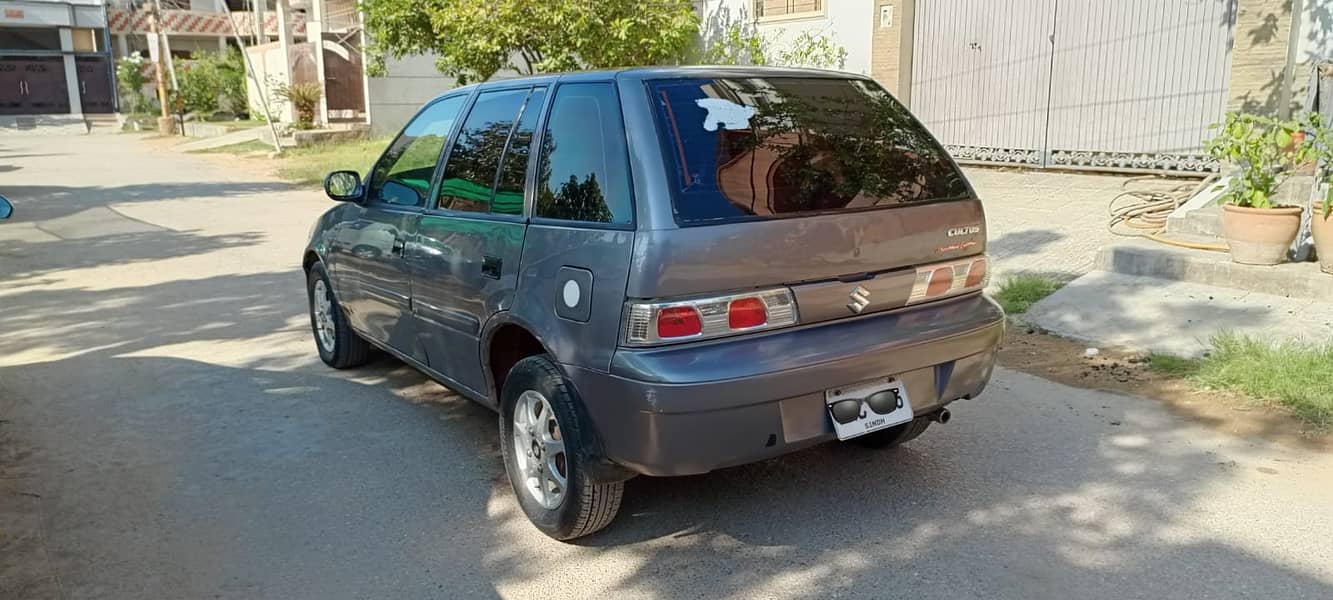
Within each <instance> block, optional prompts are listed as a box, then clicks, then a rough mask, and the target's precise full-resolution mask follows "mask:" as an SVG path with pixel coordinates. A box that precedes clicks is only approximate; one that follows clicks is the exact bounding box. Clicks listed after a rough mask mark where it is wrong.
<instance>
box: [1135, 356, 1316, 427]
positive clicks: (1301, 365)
mask: <svg viewBox="0 0 1333 600" xmlns="http://www.w3.org/2000/svg"><path fill="white" fill-rule="evenodd" d="M1148 367H1149V368H1150V369H1152V370H1153V371H1154V372H1157V373H1161V374H1163V375H1168V376H1171V377H1181V378H1184V379H1186V380H1188V381H1189V382H1190V383H1192V384H1194V385H1196V386H1198V387H1202V388H1208V389H1216V390H1226V391H1231V392H1238V393H1241V394H1244V395H1246V396H1249V397H1251V398H1255V399H1258V400H1261V401H1264V402H1272V403H1275V404H1280V405H1282V406H1285V407H1287V408H1290V409H1291V410H1292V412H1294V413H1296V415H1297V416H1299V417H1300V418H1301V419H1304V420H1305V421H1307V422H1309V423H1310V424H1312V425H1315V426H1317V427H1320V428H1323V429H1327V428H1329V427H1330V426H1333V342H1325V343H1320V344H1312V343H1306V342H1296V341H1286V342H1269V341H1265V340H1261V339H1256V338H1252V337H1248V336H1242V335H1236V334H1229V333H1228V334H1222V335H1219V336H1217V337H1216V338H1213V342H1212V350H1211V351H1210V352H1209V353H1208V356H1206V357H1204V358H1200V359H1190V358H1180V357H1176V356H1170V355H1166V354H1151V355H1149V356H1148Z"/></svg>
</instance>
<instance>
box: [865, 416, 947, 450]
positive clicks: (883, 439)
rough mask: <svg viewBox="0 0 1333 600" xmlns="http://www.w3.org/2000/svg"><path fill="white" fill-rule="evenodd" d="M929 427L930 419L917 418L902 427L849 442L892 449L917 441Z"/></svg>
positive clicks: (891, 428)
mask: <svg viewBox="0 0 1333 600" xmlns="http://www.w3.org/2000/svg"><path fill="white" fill-rule="evenodd" d="M927 427H930V418H929V417H917V418H915V419H912V420H911V421H908V422H906V423H903V424H902V425H894V426H893V427H890V428H888V429H881V430H879V431H875V432H871V433H867V434H865V435H861V436H857V437H854V438H852V439H851V440H849V441H851V442H855V443H856V444H857V445H860V446H865V447H867V448H891V447H893V446H899V445H902V444H906V443H907V442H910V441H912V440H914V439H916V438H917V437H919V436H920V435H921V434H923V433H925V432H926V428H927Z"/></svg>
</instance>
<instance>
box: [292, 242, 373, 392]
mask: <svg viewBox="0 0 1333 600" xmlns="http://www.w3.org/2000/svg"><path fill="white" fill-rule="evenodd" d="M321 282H322V283H323V284H324V289H325V290H326V293H327V295H328V301H329V303H330V304H331V316H330V322H331V323H332V325H333V331H334V333H333V336H332V337H333V347H332V348H326V347H325V343H324V341H323V340H322V339H321V336H320V325H319V318H318V317H317V316H316V308H315V290H316V288H317V284H318V283H321ZM305 289H306V300H307V306H308V307H309V309H310V332H311V333H312V334H313V335H314V338H315V348H316V349H318V350H319V358H320V360H322V361H324V364H326V365H328V366H330V367H333V368H335V369H351V368H354V367H359V366H361V365H364V364H366V363H367V362H369V361H370V358H371V356H372V355H373V353H374V350H375V348H374V347H373V346H371V345H370V342H367V341H366V340H364V339H361V336H359V335H357V334H356V332H355V331H352V328H351V327H350V326H348V325H347V316H346V315H344V314H343V311H342V306H341V305H339V304H338V299H337V298H336V297H334V295H333V284H332V282H330V281H329V275H328V273H325V272H324V265H323V264H322V263H315V264H313V265H311V266H310V273H308V274H307V275H306V285H305Z"/></svg>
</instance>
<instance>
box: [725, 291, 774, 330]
mask: <svg viewBox="0 0 1333 600" xmlns="http://www.w3.org/2000/svg"><path fill="white" fill-rule="evenodd" d="M767 322H768V309H767V308H766V307H765V306H764V301H763V300H760V299H759V298H738V299H736V300H732V301H731V304H730V305H729V306H727V325H728V326H730V327H731V328H732V329H748V328H750V327H758V326H760V325H763V324H764V323H767Z"/></svg>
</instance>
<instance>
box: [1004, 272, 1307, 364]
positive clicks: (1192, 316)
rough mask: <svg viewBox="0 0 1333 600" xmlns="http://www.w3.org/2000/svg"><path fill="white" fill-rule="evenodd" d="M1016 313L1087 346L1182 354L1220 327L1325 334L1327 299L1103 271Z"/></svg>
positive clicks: (1277, 335)
mask: <svg viewBox="0 0 1333 600" xmlns="http://www.w3.org/2000/svg"><path fill="white" fill-rule="evenodd" d="M1330 279H1333V277H1330ZM1020 319H1021V320H1023V321H1026V322H1029V323H1032V324H1035V325H1037V326H1039V327H1041V328H1043V329H1046V330H1047V331H1050V332H1052V333H1055V334H1057V335H1061V336H1064V337H1068V338H1071V339H1075V340H1079V341H1082V342H1086V343H1087V344H1089V345H1091V346H1097V347H1116V348H1124V349H1128V350H1132V351H1144V352H1165V353H1167V354H1173V355H1176V356H1189V357H1197V356H1200V355H1202V354H1203V353H1204V352H1206V351H1207V350H1208V349H1209V347H1210V341H1211V340H1212V339H1213V337H1214V336H1216V335H1218V334H1220V333H1224V332H1231V333H1237V334H1241V335H1248V336H1252V337H1259V338H1263V339H1267V340H1273V341H1279V340H1303V341H1308V342H1326V341H1328V340H1329V339H1330V338H1333V302H1329V301H1325V302H1319V301H1315V300H1310V299H1307V298H1287V297H1283V296H1278V295H1273V294H1264V293H1260V292H1247V291H1241V290H1236V289H1233V288H1227V287H1218V286H1211V285H1203V284H1199V283H1191V282H1184V281H1168V280H1165V279H1157V278H1154V277H1140V276H1135V275H1122V274H1120V273H1108V272H1105V271H1093V272H1091V273H1088V274H1087V275H1084V276H1082V277H1080V278H1078V279H1076V280H1074V281H1073V282H1071V283H1070V284H1069V285H1067V286H1065V287H1063V288H1061V289H1060V290H1059V291H1057V292H1055V293H1054V294H1051V295H1050V296H1047V297H1046V298H1044V299H1042V300H1041V301H1040V302H1038V303H1036V304H1035V305H1033V306H1032V308H1031V309H1029V310H1028V312H1027V313H1026V314H1024V315H1022V316H1021V317H1020Z"/></svg>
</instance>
